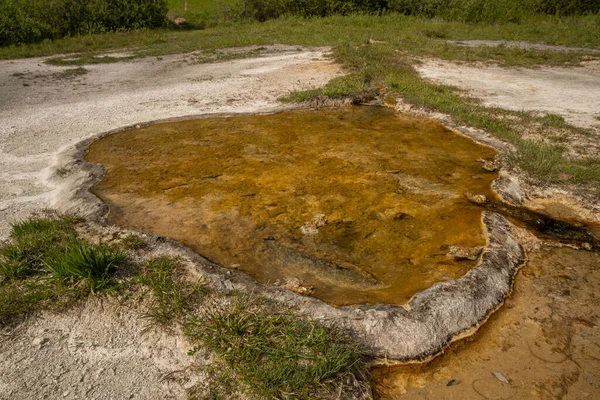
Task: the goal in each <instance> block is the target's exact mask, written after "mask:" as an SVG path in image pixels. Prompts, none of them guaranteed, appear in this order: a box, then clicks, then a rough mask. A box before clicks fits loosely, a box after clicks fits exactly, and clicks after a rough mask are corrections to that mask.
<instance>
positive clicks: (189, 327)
mask: <svg viewBox="0 0 600 400" xmlns="http://www.w3.org/2000/svg"><path fill="white" fill-rule="evenodd" d="M185 328H186V329H185V332H186V334H187V335H188V336H189V337H191V338H192V339H194V340H197V341H199V342H201V343H202V344H203V346H205V347H207V348H208V349H210V350H213V351H215V352H216V353H217V354H218V355H219V357H220V358H221V359H222V360H223V361H224V362H225V363H226V365H227V367H228V368H229V369H230V372H229V373H233V374H234V375H235V377H236V378H237V379H239V380H240V381H241V383H242V384H243V385H244V386H246V387H248V388H250V390H251V392H252V394H253V395H254V396H256V397H258V398H314V397H315V396H316V394H317V393H318V392H319V391H322V390H326V389H327V388H331V387H333V386H335V385H336V384H339V383H340V379H341V377H342V376H345V377H346V378H347V375H348V374H349V375H352V376H353V377H354V378H355V379H354V380H353V381H354V382H356V381H357V380H360V378H359V379H357V378H356V377H361V378H362V377H363V376H364V372H365V368H366V367H365V364H364V360H363V357H362V356H361V352H360V350H359V349H358V346H357V344H356V342H355V341H354V340H353V339H352V338H351V337H350V336H349V335H348V334H346V333H345V332H344V331H342V330H341V329H338V328H331V327H325V326H323V325H320V324H317V323H315V322H313V321H309V320H307V319H304V318H303V317H301V316H299V315H294V314H293V313H292V312H291V310H290V309H287V308H282V306H280V305H276V304H274V303H272V302H269V301H267V300H264V299H261V298H257V297H256V296H253V297H250V296H244V295H234V296H232V297H231V298H230V299H229V301H227V302H222V301H214V302H213V303H212V304H210V305H208V307H207V308H206V311H204V312H203V313H202V314H201V315H200V316H199V317H198V318H195V319H192V320H190V321H189V322H188V323H187V324H186V327H185ZM197 349H198V348H196V349H194V350H192V351H191V354H193V353H194V351H196V350H197ZM338 387H339V386H338ZM363 389H364V388H363ZM346 392H348V391H346ZM354 394H356V393H354Z"/></svg>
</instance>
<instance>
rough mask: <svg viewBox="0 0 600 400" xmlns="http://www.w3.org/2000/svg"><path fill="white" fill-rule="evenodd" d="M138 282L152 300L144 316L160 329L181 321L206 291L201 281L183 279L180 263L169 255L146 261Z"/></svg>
mask: <svg viewBox="0 0 600 400" xmlns="http://www.w3.org/2000/svg"><path fill="white" fill-rule="evenodd" d="M139 281H140V283H141V284H142V285H144V286H146V287H147V288H148V289H149V290H150V292H151V293H152V301H151V303H150V306H149V309H148V311H147V312H146V314H145V315H144V316H145V317H146V318H147V319H148V320H149V321H150V322H151V323H153V324H155V325H158V326H161V327H163V328H168V327H170V326H171V325H172V324H173V322H182V321H183V320H184V319H185V316H186V315H187V314H188V313H189V312H191V310H192V308H193V306H194V305H196V304H197V303H198V302H199V301H200V300H201V299H203V298H204V296H205V295H206V293H207V289H206V287H205V286H204V285H202V283H201V282H196V283H194V284H192V283H190V282H187V281H186V280H185V278H184V273H183V271H182V266H181V263H180V262H179V261H178V260H177V259H174V258H171V257H157V258H154V259H151V260H149V261H147V262H146V263H145V264H144V266H143V272H142V274H141V276H140V278H139Z"/></svg>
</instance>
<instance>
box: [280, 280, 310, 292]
mask: <svg viewBox="0 0 600 400" xmlns="http://www.w3.org/2000/svg"><path fill="white" fill-rule="evenodd" d="M283 287H284V288H286V289H287V290H289V291H291V292H294V293H298V294H301V295H303V296H308V295H310V294H312V292H314V291H315V288H314V287H312V286H304V285H302V282H301V281H300V279H298V278H287V279H286V281H285V283H284V284H283Z"/></svg>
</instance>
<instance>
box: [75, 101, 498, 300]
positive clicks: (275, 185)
mask: <svg viewBox="0 0 600 400" xmlns="http://www.w3.org/2000/svg"><path fill="white" fill-rule="evenodd" d="M494 156H495V153H494V151H493V150H492V149H490V148H488V147H485V146H481V145H479V144H477V143H475V142H473V141H472V140H470V139H468V138H466V137H463V136H461V135H458V134H456V133H454V132H452V131H451V130H449V129H448V128H446V127H444V126H443V125H441V124H439V123H437V122H434V121H430V120H422V119H415V118H409V117H398V116H396V115H395V114H394V112H393V111H391V110H389V109H385V108H379V107H350V108H344V109H327V110H302V111H291V112H284V113H280V114H272V115H253V116H232V117H219V118H205V119H196V120H190V121H183V122H169V123H158V124H155V125H151V126H147V127H143V128H140V129H135V130H128V131H123V132H120V133H117V134H113V135H110V136H107V137H105V138H103V139H101V140H98V141H97V142H95V143H93V144H92V145H91V146H90V150H89V153H88V156H87V158H88V160H90V161H91V162H94V163H100V164H103V165H104V166H105V167H106V175H105V178H104V180H103V181H102V182H101V183H100V184H99V185H98V186H97V187H96V188H95V193H96V194H97V195H98V196H99V197H100V198H101V199H102V200H103V201H105V202H106V203H107V204H108V205H109V206H110V213H109V217H108V220H109V223H112V224H117V225H120V226H125V227H129V228H133V229H138V230H142V231H146V232H151V233H154V234H157V235H162V236H168V237H171V238H173V239H176V240H179V241H181V242H183V243H184V244H186V245H188V246H190V247H191V248H192V249H194V250H195V251H196V252H198V253H199V254H201V255H203V256H205V257H206V258H208V259H210V260H212V261H214V262H216V263H218V264H219V265H222V266H224V267H226V268H232V269H239V270H242V271H244V272H246V273H248V274H250V275H251V276H253V277H254V278H255V279H257V280H258V281H259V282H263V283H270V284H285V283H286V282H287V283H288V285H291V286H294V288H295V289H296V290H300V291H304V292H306V293H310V292H311V291H313V290H314V292H312V295H313V296H315V297H317V298H320V299H322V300H324V301H327V302H329V303H331V304H335V305H347V304H360V303H389V304H402V303H405V302H406V301H407V300H408V299H409V298H410V297H411V296H412V295H414V294H415V293H416V292H418V291H420V290H422V289H425V288H427V287H429V286H431V285H432V284H433V283H435V282H438V281H444V280H448V279H455V278H458V277H460V276H462V275H463V274H464V273H465V272H466V271H468V270H469V269H470V268H472V267H473V266H474V265H475V264H476V261H475V260H463V259H456V258H454V257H449V256H448V255H447V253H448V252H449V249H452V248H453V247H452V246H458V247H461V248H462V247H474V246H482V245H484V244H485V237H484V233H483V229H482V225H481V208H480V207H479V206H477V205H474V204H472V203H470V202H469V201H468V200H467V198H466V197H465V193H472V194H482V195H485V196H488V197H493V196H494V194H493V192H492V189H491V183H492V181H493V180H494V179H495V178H496V174H495V173H490V172H486V171H484V170H483V169H482V168H481V164H480V163H479V162H478V161H477V160H478V159H491V158H493V157H494Z"/></svg>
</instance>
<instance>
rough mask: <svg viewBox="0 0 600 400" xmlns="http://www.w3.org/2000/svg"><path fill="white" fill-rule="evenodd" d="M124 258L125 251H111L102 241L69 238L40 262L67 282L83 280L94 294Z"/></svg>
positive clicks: (108, 282)
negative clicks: (69, 239)
mask: <svg viewBox="0 0 600 400" xmlns="http://www.w3.org/2000/svg"><path fill="white" fill-rule="evenodd" d="M124 261H125V253H124V252H122V251H121V250H113V249H112V248H111V247H109V246H107V245H105V244H102V243H100V244H96V245H90V244H87V243H86V242H85V241H83V240H80V239H72V240H71V242H70V243H69V244H68V245H66V246H65V247H64V248H63V249H60V250H58V251H56V252H55V253H54V254H52V255H51V256H50V257H48V258H47V259H46V260H44V264H45V265H46V266H47V267H48V268H49V269H50V270H51V271H52V274H53V276H54V277H55V278H57V279H59V280H61V281H63V282H65V283H68V284H74V283H78V282H80V281H85V282H86V283H87V284H88V285H89V288H90V290H91V291H92V293H94V292H96V291H97V290H100V289H103V288H106V287H108V286H109V285H110V283H111V277H112V275H113V274H114V272H115V271H116V269H117V267H118V266H119V265H120V264H122V263H124Z"/></svg>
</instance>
